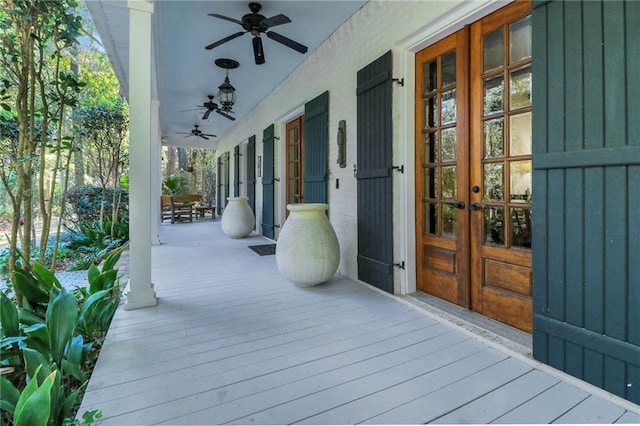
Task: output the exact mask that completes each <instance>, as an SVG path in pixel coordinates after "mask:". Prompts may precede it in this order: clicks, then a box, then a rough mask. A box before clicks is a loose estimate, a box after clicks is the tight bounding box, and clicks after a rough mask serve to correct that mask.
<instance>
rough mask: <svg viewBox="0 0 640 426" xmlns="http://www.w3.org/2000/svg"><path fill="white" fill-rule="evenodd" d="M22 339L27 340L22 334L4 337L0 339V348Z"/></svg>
mask: <svg viewBox="0 0 640 426" xmlns="http://www.w3.org/2000/svg"><path fill="white" fill-rule="evenodd" d="M24 340H27V338H26V337H22V336H12V337H5V338H4V339H2V340H0V348H4V347H5V346H8V345H13V344H14V343H19V342H22V341H24Z"/></svg>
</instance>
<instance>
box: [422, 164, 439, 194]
mask: <svg viewBox="0 0 640 426" xmlns="http://www.w3.org/2000/svg"><path fill="white" fill-rule="evenodd" d="M437 170H438V168H437V167H425V168H424V169H423V173H424V177H423V178H424V195H425V197H426V198H437V197H438V188H437V186H436V182H437V180H436V178H437Z"/></svg>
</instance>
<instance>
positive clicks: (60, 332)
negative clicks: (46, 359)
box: [47, 289, 78, 365]
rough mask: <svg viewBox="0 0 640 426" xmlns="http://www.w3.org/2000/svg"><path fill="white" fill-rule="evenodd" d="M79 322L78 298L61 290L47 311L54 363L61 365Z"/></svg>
mask: <svg viewBox="0 0 640 426" xmlns="http://www.w3.org/2000/svg"><path fill="white" fill-rule="evenodd" d="M77 321H78V304H77V302H76V298H75V297H73V295H72V294H71V293H69V292H68V291H66V290H64V289H63V290H61V291H60V294H58V297H56V298H55V299H54V300H53V302H52V303H49V308H48V309H47V328H49V339H50V345H51V346H50V347H51V356H52V357H53V362H55V363H56V364H57V365H60V363H61V361H62V355H63V354H64V350H65V347H66V346H67V343H69V340H71V336H72V335H73V330H75V328H76V322H77Z"/></svg>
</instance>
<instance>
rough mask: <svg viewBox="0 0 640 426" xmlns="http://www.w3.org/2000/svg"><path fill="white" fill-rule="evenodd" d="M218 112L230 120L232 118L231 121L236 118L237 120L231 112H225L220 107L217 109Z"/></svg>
mask: <svg viewBox="0 0 640 426" xmlns="http://www.w3.org/2000/svg"><path fill="white" fill-rule="evenodd" d="M216 112H217V113H218V114H220V115H221V116H223V117H225V118H228V119H229V120H231V121H235V120H236V118H235V117H232V116H230V115H229V114H227V113H224V112H222V111H220V110H219V109H217V110H216Z"/></svg>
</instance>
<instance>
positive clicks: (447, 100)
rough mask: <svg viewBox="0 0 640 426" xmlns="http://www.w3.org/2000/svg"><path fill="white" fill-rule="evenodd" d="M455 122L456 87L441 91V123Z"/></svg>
mask: <svg viewBox="0 0 640 426" xmlns="http://www.w3.org/2000/svg"><path fill="white" fill-rule="evenodd" d="M455 122H456V89H453V90H449V91H448V92H444V93H442V124H443V125H445V124H451V123H455Z"/></svg>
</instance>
